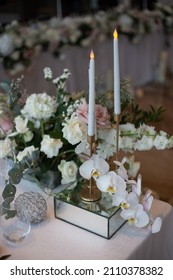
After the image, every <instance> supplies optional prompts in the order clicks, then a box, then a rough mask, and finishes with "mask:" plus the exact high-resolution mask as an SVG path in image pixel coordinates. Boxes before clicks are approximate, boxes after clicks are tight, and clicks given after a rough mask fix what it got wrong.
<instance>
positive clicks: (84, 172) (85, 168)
mask: <svg viewBox="0 0 173 280" xmlns="http://www.w3.org/2000/svg"><path fill="white" fill-rule="evenodd" d="M93 169H94V162H93V160H91V159H89V160H86V161H85V162H84V163H83V164H82V165H81V166H80V167H79V173H80V175H81V176H82V177H83V178H85V179H87V180H89V179H90V178H91V172H92V171H93Z"/></svg>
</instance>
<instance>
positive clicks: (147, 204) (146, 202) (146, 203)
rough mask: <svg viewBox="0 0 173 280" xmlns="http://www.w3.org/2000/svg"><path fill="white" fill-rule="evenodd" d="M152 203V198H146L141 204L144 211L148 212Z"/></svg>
mask: <svg viewBox="0 0 173 280" xmlns="http://www.w3.org/2000/svg"><path fill="white" fill-rule="evenodd" d="M152 203H153V196H152V195H150V196H149V197H147V199H145V200H144V203H143V206H144V209H145V211H147V212H148V211H149V210H150V209H151V206H152Z"/></svg>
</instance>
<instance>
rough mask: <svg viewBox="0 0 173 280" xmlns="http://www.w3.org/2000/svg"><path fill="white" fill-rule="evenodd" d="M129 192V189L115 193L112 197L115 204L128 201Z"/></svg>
mask: <svg viewBox="0 0 173 280" xmlns="http://www.w3.org/2000/svg"><path fill="white" fill-rule="evenodd" d="M127 194H128V192H127V191H124V192H121V193H119V194H114V196H113V199H112V202H113V205H115V206H119V205H120V204H121V203H122V202H123V201H126V196H127Z"/></svg>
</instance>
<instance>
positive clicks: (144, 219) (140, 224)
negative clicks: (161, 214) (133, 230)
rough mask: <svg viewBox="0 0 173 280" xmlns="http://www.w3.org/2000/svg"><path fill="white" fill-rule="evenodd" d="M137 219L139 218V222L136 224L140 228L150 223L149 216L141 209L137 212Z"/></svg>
mask: <svg viewBox="0 0 173 280" xmlns="http://www.w3.org/2000/svg"><path fill="white" fill-rule="evenodd" d="M136 219H137V222H136V224H135V226H136V227H139V228H142V227H145V226H146V225H147V224H148V223H149V216H148V214H147V213H146V212H145V211H143V210H139V211H138V212H137V213H136Z"/></svg>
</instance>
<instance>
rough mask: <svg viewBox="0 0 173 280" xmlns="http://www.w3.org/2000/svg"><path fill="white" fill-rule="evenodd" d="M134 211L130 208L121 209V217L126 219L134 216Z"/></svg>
mask: <svg viewBox="0 0 173 280" xmlns="http://www.w3.org/2000/svg"><path fill="white" fill-rule="evenodd" d="M134 214H135V213H134V211H133V210H132V209H128V210H123V211H121V213H120V216H121V218H123V219H124V220H128V219H130V218H132V217H134Z"/></svg>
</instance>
